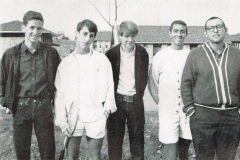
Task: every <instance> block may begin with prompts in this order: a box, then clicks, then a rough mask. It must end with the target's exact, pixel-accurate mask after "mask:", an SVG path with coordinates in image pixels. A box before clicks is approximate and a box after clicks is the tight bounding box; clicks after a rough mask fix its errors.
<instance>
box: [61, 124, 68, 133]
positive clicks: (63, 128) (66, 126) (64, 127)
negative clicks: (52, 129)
mask: <svg viewBox="0 0 240 160" xmlns="http://www.w3.org/2000/svg"><path fill="white" fill-rule="evenodd" d="M68 127H69V125H68V124H65V125H64V126H62V127H61V131H62V133H64V132H65V131H66V129H67V128H68Z"/></svg>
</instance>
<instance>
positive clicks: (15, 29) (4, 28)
mask: <svg viewBox="0 0 240 160" xmlns="http://www.w3.org/2000/svg"><path fill="white" fill-rule="evenodd" d="M22 25H23V22H21V21H18V20H16V21H12V22H8V23H3V24H0V33H23V31H22ZM42 33H45V34H51V35H52V36H56V34H55V33H54V32H51V31H49V30H47V29H44V28H43V30H42Z"/></svg>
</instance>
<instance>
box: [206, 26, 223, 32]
mask: <svg viewBox="0 0 240 160" xmlns="http://www.w3.org/2000/svg"><path fill="white" fill-rule="evenodd" d="M215 28H216V29H217V30H218V31H222V30H223V28H224V26H223V25H217V26H208V27H207V28H206V29H207V30H208V31H209V32H214V30H215Z"/></svg>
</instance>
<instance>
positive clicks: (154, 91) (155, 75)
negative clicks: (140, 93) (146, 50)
mask: <svg viewBox="0 0 240 160" xmlns="http://www.w3.org/2000/svg"><path fill="white" fill-rule="evenodd" d="M156 58H157V57H153V61H152V64H151V67H150V71H149V72H150V73H149V79H148V89H149V92H150V94H151V96H152V98H153V100H154V101H155V102H156V104H158V102H159V96H158V85H159V84H158V83H159V77H160V74H159V67H158V61H156V60H155V59H156Z"/></svg>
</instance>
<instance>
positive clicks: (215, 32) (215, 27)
mask: <svg viewBox="0 0 240 160" xmlns="http://www.w3.org/2000/svg"><path fill="white" fill-rule="evenodd" d="M226 33H227V28H226V27H225V26H224V24H223V22H222V20H220V19H212V20H209V21H208V22H207V23H206V30H205V32H204V34H205V36H206V37H207V38H208V40H209V41H210V42H211V43H216V44H218V43H221V42H223V40H224V38H225V35H226Z"/></svg>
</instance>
